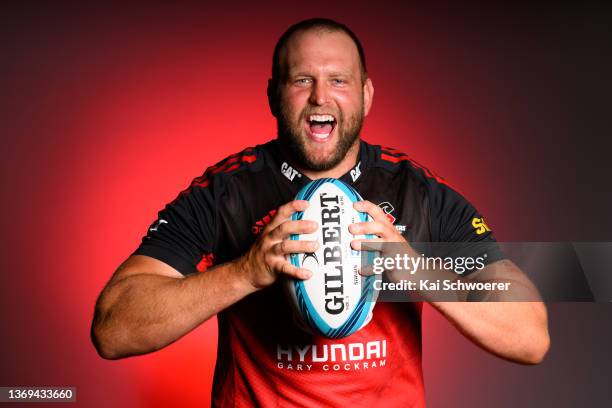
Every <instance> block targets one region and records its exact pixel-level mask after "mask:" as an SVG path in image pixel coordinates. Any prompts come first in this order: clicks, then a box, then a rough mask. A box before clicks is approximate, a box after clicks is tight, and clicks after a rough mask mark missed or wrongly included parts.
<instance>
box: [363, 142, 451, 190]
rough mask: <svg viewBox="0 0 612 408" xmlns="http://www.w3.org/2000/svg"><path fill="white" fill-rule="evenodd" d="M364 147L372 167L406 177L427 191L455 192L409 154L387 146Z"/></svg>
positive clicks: (442, 178) (446, 182)
mask: <svg viewBox="0 0 612 408" xmlns="http://www.w3.org/2000/svg"><path fill="white" fill-rule="evenodd" d="M366 145H367V148H368V150H369V157H370V159H371V160H372V166H373V167H376V168H379V169H383V170H385V171H387V172H390V173H394V174H397V175H398V176H403V177H408V178H410V179H411V181H413V182H415V183H416V184H419V185H422V186H423V187H426V188H427V189H433V190H437V189H442V190H446V189H451V190H455V191H456V189H455V188H454V187H452V186H451V185H450V184H449V183H448V181H447V180H446V179H445V178H444V177H442V176H440V175H439V174H438V173H436V172H435V171H433V170H432V169H431V168H429V167H426V166H425V165H423V164H421V163H420V162H418V161H416V160H415V159H414V158H413V157H411V156H410V155H409V154H407V153H404V152H403V151H400V150H397V149H395V148H392V147H388V146H380V145H371V144H368V143H366Z"/></svg>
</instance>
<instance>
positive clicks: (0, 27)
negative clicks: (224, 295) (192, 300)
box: [0, 1, 612, 407]
mask: <svg viewBox="0 0 612 408" xmlns="http://www.w3.org/2000/svg"><path fill="white" fill-rule="evenodd" d="M0 15H1V21H2V23H1V24H0V41H1V42H2V59H1V63H0V64H1V68H0V70H1V71H0V86H1V89H2V96H3V97H2V100H1V102H0V103H1V104H2V108H1V116H0V118H1V119H0V120H1V122H0V123H1V125H0V126H1V128H0V129H1V135H2V139H1V143H2V145H1V146H2V148H1V151H2V154H3V157H2V161H1V162H0V166H1V170H0V175H1V177H2V184H1V187H0V188H1V202H0V211H1V214H2V217H1V231H2V236H1V237H2V238H1V240H2V246H1V247H0V248H1V250H0V251H1V255H2V256H1V257H0V265H1V266H2V274H1V275H0V276H1V277H0V280H1V281H0V283H1V286H0V288H1V290H2V296H1V297H0V318H1V320H0V323H1V327H2V336H1V340H0V346H1V347H0V350H1V351H0V353H1V356H0V366H1V367H2V370H1V372H0V385H23V386H25V385H70V386H77V387H78V400H79V403H78V405H80V406H87V407H94V406H95V407H98V406H99V407H106V406H110V405H113V406H126V407H134V406H143V407H144V406H147V407H151V406H159V407H162V406H192V405H198V404H199V405H201V406H207V405H208V404H209V395H210V389H211V382H212V369H213V365H214V360H215V348H216V322H215V320H214V319H212V320H211V321H209V322H207V323H205V324H204V325H202V327H200V328H198V329H197V330H195V331H194V332H193V333H191V334H189V335H188V336H186V337H185V338H183V339H181V340H180V341H178V342H177V343H175V344H173V345H172V346H170V347H168V348H167V349H164V350H163V351H160V352H158V353H155V354H152V355H149V356H144V357H138V358H133V359H128V360H124V361H120V362H108V361H103V360H101V359H99V358H98V357H97V356H96V354H95V352H94V349H93V347H92V346H91V344H90V343H89V338H88V330H89V323H90V321H89V320H90V318H91V312H92V308H93V303H94V300H95V296H96V295H97V293H98V292H99V290H100V289H101V288H102V286H103V284H104V283H105V281H106V280H107V279H108V278H109V276H110V274H111V273H112V271H113V270H114V268H115V267H116V266H117V265H118V264H119V263H120V262H121V261H122V260H123V259H124V258H125V257H126V256H127V255H128V254H129V253H130V252H131V251H132V250H133V249H134V248H135V247H136V246H137V244H138V242H139V240H140V237H141V235H142V234H143V233H144V232H145V230H146V228H147V226H148V225H149V223H150V222H151V221H152V220H153V219H154V218H155V215H156V211H157V210H158V209H160V208H161V206H162V205H163V204H164V203H166V202H168V201H170V200H171V199H173V198H174V196H175V195H176V194H177V193H178V191H179V190H180V189H182V188H184V187H185V186H186V185H187V184H188V182H189V181H190V180H191V178H193V177H195V176H197V175H199V174H201V173H202V172H203V170H204V169H205V168H206V167H207V166H209V165H211V164H213V163H214V162H216V161H218V160H220V159H221V158H223V157H225V156H227V155H228V154H230V153H233V152H236V151H239V150H241V149H242V148H243V147H244V146H246V145H253V144H256V143H261V142H264V141H266V140H268V139H269V138H271V137H273V136H274V130H275V127H274V121H273V118H272V117H271V115H270V114H269V112H268V110H267V105H266V100H265V85H266V79H267V78H268V75H269V69H270V56H271V51H272V47H273V45H274V43H275V41H276V39H277V37H278V36H279V35H280V34H281V33H282V31H283V30H284V29H285V28H286V27H287V26H288V25H290V24H291V23H293V22H295V21H297V20H300V19H303V18H307V17H312V16H316V15H324V16H328V17H331V18H336V19H338V20H340V21H342V22H345V23H347V24H348V25H349V26H350V27H352V28H353V29H354V30H355V32H356V33H357V34H358V35H359V36H360V37H361V38H362V40H363V43H364V46H365V49H366V53H367V57H368V65H369V71H370V75H371V77H372V79H373V81H374V85H375V88H376V94H375V99H374V108H373V110H372V112H371V115H370V117H369V118H368V120H367V124H366V127H365V129H364V133H363V135H364V138H365V139H366V140H368V141H370V142H372V143H377V144H385V145H391V146H395V147H397V148H398V149H401V150H404V151H405V152H407V153H408V154H410V155H411V156H412V157H413V158H415V159H416V160H418V161H420V162H422V163H424V164H426V165H427V166H428V167H430V168H432V169H434V170H435V171H437V172H438V173H440V174H441V175H443V176H445V177H446V178H447V179H448V180H449V181H450V182H451V183H452V184H453V185H454V186H456V187H457V188H458V189H459V190H460V191H461V192H462V193H463V194H464V195H466V196H467V197H468V198H469V199H470V200H471V201H472V202H474V203H475V204H476V205H477V207H478V208H479V209H480V211H481V212H482V213H483V214H484V215H485V217H486V218H487V221H488V223H489V224H490V225H492V226H493V227H494V230H495V232H496V234H497V237H498V239H499V240H504V241H513V240H516V241H598V240H601V241H612V232H611V228H612V216H610V214H609V210H610V208H611V207H612V192H611V189H610V187H609V177H610V174H611V173H612V172H611V170H612V165H611V164H610V154H609V151H610V143H609V141H608V138H609V137H610V135H611V132H610V130H611V126H610V95H612V89H611V88H612V87H611V84H612V80H611V78H610V73H611V72H612V63H611V62H612V58H611V52H610V51H611V49H612V48H611V47H610V45H611V32H610V30H611V27H612V12H611V8H610V6H608V5H604V3H603V2H602V3H586V4H585V3H576V4H554V3H550V4H548V3H541V4H536V5H533V4H532V5H529V6H519V5H501V4H498V5H491V4H489V5H486V6H485V5H475V4H472V5H468V6H466V5H462V6H458V5H448V4H443V3H437V4H434V5H430V6H427V7H418V8H417V7H413V6H407V5H404V6H398V5H395V4H394V3H393V2H383V1H376V2H359V3H356V2H350V3H344V4H338V3H333V4H331V3H330V2H309V3H307V4H301V5H299V6H298V5H291V4H289V3H283V2H276V3H275V4H273V3H266V4H256V3H254V4H252V5H244V4H239V3H232V2H230V1H226V2H218V3H216V4H215V5H212V6H211V5H205V4H197V3H188V2H180V3H178V4H175V3H170V2H161V3H157V4H152V3H149V4H146V5H140V6H136V5H132V6H126V5H124V4H120V3H117V4H115V5H111V4H105V5H99V6H83V5H77V4H76V3H75V4H70V3H58V2H53V4H52V5H51V4H48V5H45V4H36V3H35V2H25V4H23V5H15V4H13V5H12V6H11V5H7V4H6V3H5V4H3V6H2V9H1V10H0ZM549 311H550V329H551V335H552V340H553V345H552V349H551V351H550V353H549V355H548V357H547V359H546V361H545V362H544V363H543V364H541V365H540V366H536V367H522V366H518V365H515V364H512V363H508V362H505V361H502V360H499V359H497V358H494V357H492V356H490V355H488V354H486V353H484V352H482V351H480V350H478V349H477V348H476V347H475V346H473V345H472V344H470V343H469V342H468V341H466V340H465V339H463V338H462V337H461V336H460V335H459V334H458V333H456V331H455V330H454V329H453V328H452V327H450V325H448V324H447V323H446V322H445V321H444V320H443V319H442V318H440V317H439V316H438V315H437V314H436V313H435V312H434V311H432V310H431V309H430V308H426V309H425V313H424V315H425V316H424V370H425V376H426V386H427V393H428V394H427V399H428V402H429V404H430V406H432V407H442V406H454V407H460V406H465V407H468V406H471V407H473V406H487V407H488V406H503V407H506V406H507V407H514V406H556V407H570V406H589V407H592V406H609V404H610V399H611V398H610V387H609V367H610V366H611V364H610V363H612V357H611V355H610V352H609V345H610V344H611V343H612V329H611V327H612V325H611V324H610V322H611V317H612V309H610V307H609V305H605V304H598V305H595V304H588V303H582V304H578V303H574V304H561V303H557V304H550V305H549Z"/></svg>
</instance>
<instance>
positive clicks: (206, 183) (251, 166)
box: [179, 145, 266, 197]
mask: <svg viewBox="0 0 612 408" xmlns="http://www.w3.org/2000/svg"><path fill="white" fill-rule="evenodd" d="M265 146H266V145H257V146H252V147H247V148H245V149H243V150H241V151H239V152H237V153H234V154H231V155H229V156H227V157H225V158H224V159H222V160H221V161H219V162H217V163H216V164H214V165H212V166H210V167H208V168H207V169H206V170H205V171H204V173H203V174H202V175H201V176H198V177H196V178H194V179H193V180H192V181H191V183H190V184H189V186H188V187H187V188H186V189H185V190H183V191H181V193H180V194H179V197H180V196H182V195H185V194H190V193H193V192H194V191H198V190H201V189H214V190H215V191H216V192H217V193H219V192H220V191H221V190H223V188H224V187H225V185H227V183H229V182H230V180H231V179H232V178H233V177H235V176H237V175H238V174H241V173H244V172H257V171H261V170H262V169H263V168H264V161H265V155H264V150H265Z"/></svg>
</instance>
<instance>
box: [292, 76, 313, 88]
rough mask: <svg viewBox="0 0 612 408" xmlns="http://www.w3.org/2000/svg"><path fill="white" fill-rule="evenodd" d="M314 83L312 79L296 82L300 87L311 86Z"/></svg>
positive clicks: (301, 79)
mask: <svg viewBox="0 0 612 408" xmlns="http://www.w3.org/2000/svg"><path fill="white" fill-rule="evenodd" d="M311 83H312V79H311V78H298V79H296V80H295V84H296V85H299V86H305V85H310V84H311Z"/></svg>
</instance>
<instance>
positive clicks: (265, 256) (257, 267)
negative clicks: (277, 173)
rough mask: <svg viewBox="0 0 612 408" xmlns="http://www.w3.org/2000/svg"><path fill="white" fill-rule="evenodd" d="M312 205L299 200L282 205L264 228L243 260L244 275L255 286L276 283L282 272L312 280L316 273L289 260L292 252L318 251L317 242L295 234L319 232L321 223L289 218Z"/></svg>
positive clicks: (240, 261)
mask: <svg viewBox="0 0 612 408" xmlns="http://www.w3.org/2000/svg"><path fill="white" fill-rule="evenodd" d="M306 208H308V201H304V200H295V201H290V202H288V203H287V204H284V205H283V206H281V207H279V209H278V211H277V212H276V215H275V216H274V218H273V219H272V221H270V223H269V224H268V225H267V226H266V228H265V229H264V230H263V231H262V233H261V235H260V236H259V238H258V239H257V241H255V243H254V244H253V246H252V247H251V248H250V249H249V251H248V252H247V253H246V254H245V255H244V256H243V257H242V258H240V259H239V264H240V266H241V267H240V270H241V272H242V274H243V276H244V278H245V279H246V280H247V281H248V282H249V283H250V284H251V285H252V286H253V288H255V289H261V288H264V287H266V286H269V285H271V284H273V283H274V282H275V281H276V279H277V278H278V276H279V275H281V274H285V275H289V276H291V277H293V278H298V279H308V278H310V277H311V276H312V272H311V271H309V270H308V269H305V268H297V267H295V266H294V265H292V264H291V262H289V261H288V260H287V255H288V254H295V253H306V252H314V251H316V250H317V248H318V247H319V244H318V243H317V241H301V240H291V239H290V237H291V235H292V234H308V233H312V232H315V231H316V230H317V228H318V224H317V223H316V222H314V221H306V220H299V221H292V220H290V219H289V218H290V217H291V215H292V214H293V213H295V212H296V211H304V210H305V209H306Z"/></svg>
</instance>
